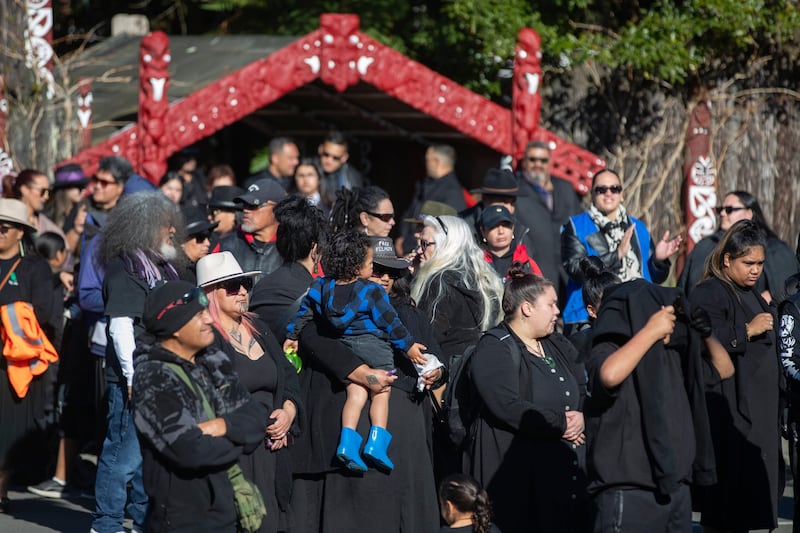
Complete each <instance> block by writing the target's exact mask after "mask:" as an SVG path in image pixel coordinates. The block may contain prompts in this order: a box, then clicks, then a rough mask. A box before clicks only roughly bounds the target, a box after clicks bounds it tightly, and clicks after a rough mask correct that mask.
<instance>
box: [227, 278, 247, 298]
mask: <svg viewBox="0 0 800 533" xmlns="http://www.w3.org/2000/svg"><path fill="white" fill-rule="evenodd" d="M241 287H244V290H245V292H250V289H252V288H253V278H250V277H242V278H233V279H229V280H227V281H223V282H221V283H220V284H219V288H220V289H225V294H226V295H227V296H236V295H237V294H239V289H240V288H241Z"/></svg>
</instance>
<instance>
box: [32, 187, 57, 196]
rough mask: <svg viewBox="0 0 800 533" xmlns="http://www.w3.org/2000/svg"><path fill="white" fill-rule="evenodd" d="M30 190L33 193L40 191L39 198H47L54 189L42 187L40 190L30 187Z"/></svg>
mask: <svg viewBox="0 0 800 533" xmlns="http://www.w3.org/2000/svg"><path fill="white" fill-rule="evenodd" d="M28 188H29V189H30V190H32V191H39V196H47V195H48V194H50V193H51V192H52V189H49V188H47V187H42V188H41V189H38V188H36V187H28Z"/></svg>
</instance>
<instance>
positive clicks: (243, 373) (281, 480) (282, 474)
mask: <svg viewBox="0 0 800 533" xmlns="http://www.w3.org/2000/svg"><path fill="white" fill-rule="evenodd" d="M254 325H255V326H256V329H257V330H258V331H259V332H264V334H263V335H256V336H255V340H256V341H257V342H258V344H259V345H260V346H261V348H262V349H263V350H264V355H263V356H261V357H259V358H258V359H255V360H253V359H250V358H249V357H247V356H246V355H244V354H242V353H240V352H238V351H237V350H236V349H234V348H233V346H231V344H230V343H228V342H225V341H224V340H223V339H222V338H221V337H220V336H219V333H216V346H217V347H218V348H219V349H221V350H222V351H224V352H225V353H226V354H227V355H228V357H229V358H230V360H231V362H232V363H233V369H234V370H235V371H236V373H237V374H238V375H239V381H241V383H242V384H243V385H244V386H245V387H246V388H247V390H248V392H249V393H250V396H251V397H252V398H253V399H255V400H258V402H259V403H261V404H262V405H264V406H266V407H267V412H268V413H271V412H272V411H273V410H274V409H277V408H280V407H281V406H282V405H283V402H284V401H285V400H287V399H288V400H292V401H293V402H294V404H295V406H297V417H296V418H295V422H294V424H293V426H292V429H291V430H290V433H292V434H293V436H294V435H299V428H300V427H301V423H300V421H301V420H302V419H301V415H302V411H301V407H302V404H301V402H300V398H299V396H300V388H299V382H298V380H297V374H296V373H295V370H294V368H293V367H292V366H291V365H290V364H289V362H288V361H287V360H286V357H284V355H283V353H282V351H281V349H280V347H279V346H278V344H277V341H275V337H274V336H273V335H272V333H271V332H270V331H269V329H268V328H267V326H266V324H264V323H263V322H262V321H260V320H255V321H254ZM271 423H272V422H271V421H265V424H264V427H265V428H266V427H267V426H269V425H270V424H271ZM288 454H289V452H288V451H287V449H286V448H283V449H280V450H277V451H275V452H273V451H270V450H269V449H267V447H266V446H265V445H264V444H261V445H259V446H257V447H256V449H255V450H254V451H253V452H252V453H250V454H243V455H242V456H241V457H240V458H239V466H240V467H241V468H242V472H244V475H245V477H246V478H247V479H249V480H250V481H252V482H253V483H255V484H256V485H257V486H258V488H259V490H260V491H261V495H262V496H263V497H264V504H265V505H266V507H267V516H265V517H264V519H263V521H262V522H261V528H260V529H259V532H261V533H274V532H277V531H286V530H288V529H289V527H290V524H289V521H288V520H289V516H290V515H289V513H288V510H289V500H290V499H291V468H290V461H289V456H288Z"/></svg>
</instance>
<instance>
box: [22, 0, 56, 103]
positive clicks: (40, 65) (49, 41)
mask: <svg viewBox="0 0 800 533" xmlns="http://www.w3.org/2000/svg"><path fill="white" fill-rule="evenodd" d="M27 10H28V27H27V29H26V31H25V66H27V67H28V68H30V69H36V70H37V71H38V73H39V76H41V78H42V79H43V80H45V83H46V84H47V97H48V98H52V97H53V95H54V80H53V72H52V69H53V5H52V1H51V0H28V2H27Z"/></svg>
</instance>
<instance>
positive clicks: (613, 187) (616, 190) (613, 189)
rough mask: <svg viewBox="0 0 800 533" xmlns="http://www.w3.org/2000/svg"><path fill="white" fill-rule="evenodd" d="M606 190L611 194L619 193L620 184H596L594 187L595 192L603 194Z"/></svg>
mask: <svg viewBox="0 0 800 533" xmlns="http://www.w3.org/2000/svg"><path fill="white" fill-rule="evenodd" d="M607 192H611V194H619V193H621V192H622V185H611V186H610V187H607V186H605V185H598V186H597V187H595V188H594V193H595V194H605V193H607Z"/></svg>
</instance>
